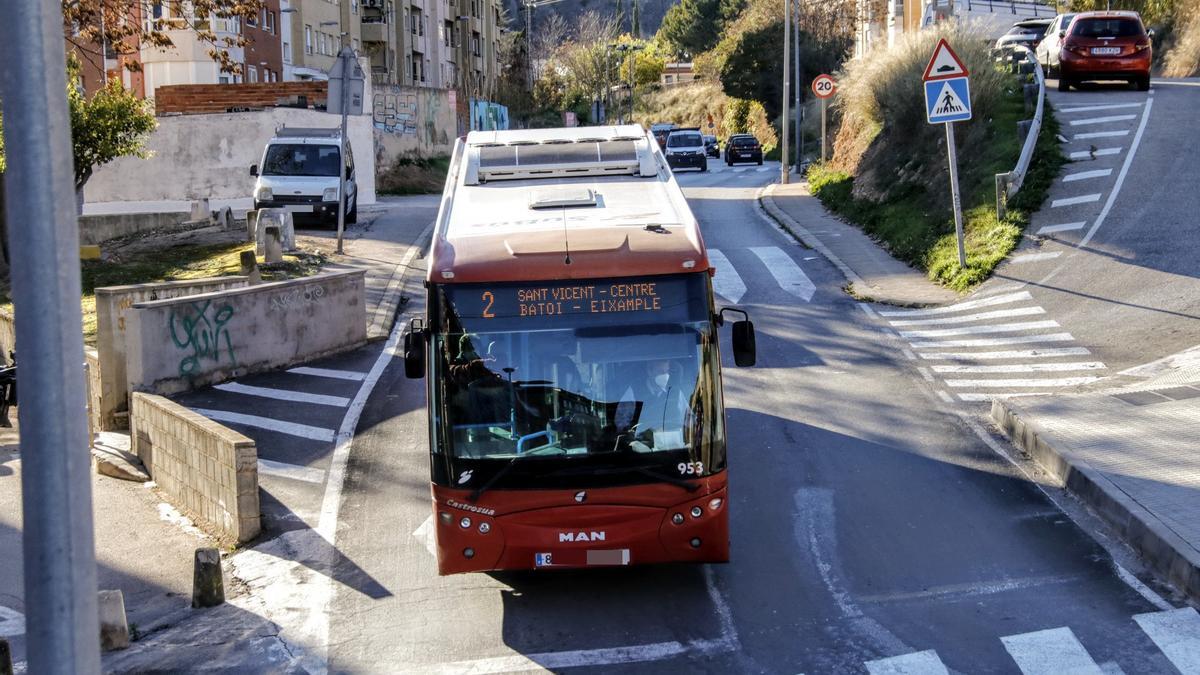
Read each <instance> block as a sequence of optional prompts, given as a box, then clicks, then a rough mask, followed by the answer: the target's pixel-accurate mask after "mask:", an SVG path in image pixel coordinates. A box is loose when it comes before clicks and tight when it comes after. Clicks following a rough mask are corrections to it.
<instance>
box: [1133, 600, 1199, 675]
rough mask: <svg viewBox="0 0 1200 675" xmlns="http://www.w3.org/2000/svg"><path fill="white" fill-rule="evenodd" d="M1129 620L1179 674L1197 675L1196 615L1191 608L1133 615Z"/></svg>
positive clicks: (1197, 621)
mask: <svg viewBox="0 0 1200 675" xmlns="http://www.w3.org/2000/svg"><path fill="white" fill-rule="evenodd" d="M1133 620H1134V621H1136V622H1137V624H1138V625H1139V626H1141V627H1142V631H1143V632H1145V633H1146V635H1148V636H1149V637H1150V639H1151V640H1153V641H1154V644H1156V645H1158V648H1159V649H1161V650H1162V653H1163V654H1164V655H1166V657H1167V660H1169V661H1170V662H1171V665H1173V666H1175V667H1176V668H1178V669H1179V672H1181V673H1184V674H1185V675H1196V674H1197V673H1200V613H1197V612H1196V610H1195V609H1192V608H1191V607H1184V608H1183V609H1175V610H1171V611H1169V612H1151V613H1148V614H1137V615H1135V616H1134V617H1133Z"/></svg>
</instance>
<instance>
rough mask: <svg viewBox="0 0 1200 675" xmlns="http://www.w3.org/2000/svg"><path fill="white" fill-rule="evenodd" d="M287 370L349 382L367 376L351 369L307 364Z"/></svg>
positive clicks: (359, 380) (360, 380)
mask: <svg viewBox="0 0 1200 675" xmlns="http://www.w3.org/2000/svg"><path fill="white" fill-rule="evenodd" d="M288 372H289V373H292V374H293V375H310V376H312V377H328V378H330V379H333V380H349V381H351V382H362V381H363V379H365V378H366V377H367V374H366V373H358V372H355V371H353V370H330V369H328V368H309V367H307V366H303V367H300V368H292V369H291V370H289V371H288Z"/></svg>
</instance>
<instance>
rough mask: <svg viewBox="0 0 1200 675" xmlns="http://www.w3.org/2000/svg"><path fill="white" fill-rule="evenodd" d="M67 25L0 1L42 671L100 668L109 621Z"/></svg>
mask: <svg viewBox="0 0 1200 675" xmlns="http://www.w3.org/2000/svg"><path fill="white" fill-rule="evenodd" d="M62 30H63V16H62V9H61V4H60V3H59V2H56V1H54V0H41V1H36V0H27V1H26V2H0V59H2V60H3V61H2V62H3V63H4V68H3V69H0V99H3V104H4V134H5V138H6V140H7V142H6V143H5V147H6V148H7V160H8V170H7V172H6V173H5V176H4V178H5V181H6V183H5V188H6V190H5V194H6V203H5V206H6V208H7V216H8V223H9V228H8V236H9V246H10V251H11V252H12V254H11V256H10V257H11V260H12V289H13V306H14V310H15V312H16V332H17V346H18V348H19V349H20V350H21V369H20V371H19V375H18V385H19V386H20V389H21V461H22V463H23V467H22V472H21V473H22V477H21V490H22V500H21V502H22V513H23V519H24V528H25V534H24V537H23V544H22V548H23V551H24V569H25V598H24V605H25V612H26V616H25V627H26V632H25V648H26V654H27V663H28V670H29V672H31V673H39V674H40V673H50V674H51V675H58V674H59V673H62V674H64V675H65V674H67V673H81V674H84V675H91V674H92V673H99V672H100V622H99V618H98V616H97V615H98V609H97V601H96V544H95V539H94V535H93V531H92V522H93V520H92V476H91V455H90V453H89V452H88V446H89V445H91V443H90V439H89V438H88V428H87V417H86V412H85V411H86V410H87V400H86V396H85V395H84V390H85V385H84V376H83V359H84V356H83V326H82V321H81V319H80V316H79V297H80V294H81V291H80V280H79V277H80V275H79V228H78V224H77V221H76V214H75V208H76V206H75V199H74V195H75V176H74V170H73V165H74V162H73V159H72V152H71V126H70V121H69V119H68V115H67V81H66V52H65V50H64V49H63V33H62Z"/></svg>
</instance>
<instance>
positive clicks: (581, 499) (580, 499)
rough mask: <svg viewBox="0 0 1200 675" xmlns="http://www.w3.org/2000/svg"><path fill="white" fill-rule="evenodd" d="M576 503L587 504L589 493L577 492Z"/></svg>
mask: <svg viewBox="0 0 1200 675" xmlns="http://www.w3.org/2000/svg"><path fill="white" fill-rule="evenodd" d="M575 501H577V502H579V503H580V504H582V503H584V502H586V501H587V493H586V492H584V491H583V490H580V491H579V492H576V493H575Z"/></svg>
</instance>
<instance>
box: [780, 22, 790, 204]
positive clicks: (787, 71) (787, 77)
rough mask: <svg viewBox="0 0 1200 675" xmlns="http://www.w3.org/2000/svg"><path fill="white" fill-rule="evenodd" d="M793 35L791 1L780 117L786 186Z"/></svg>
mask: <svg viewBox="0 0 1200 675" xmlns="http://www.w3.org/2000/svg"><path fill="white" fill-rule="evenodd" d="M791 33H792V6H791V2H790V0H783V105H782V106H781V108H782V114H781V115H780V118H782V127H783V128H782V131H783V133H782V134H781V136H782V137H783V138H782V139H780V140H781V142H782V144H783V145H782V150H783V152H782V153H781V154H780V156H779V158H780V159H781V160H782V161H781V162H780V163H779V182H780V183H783V184H784V185H786V184H787V183H788V181H789V179H790V171H789V170H790V169H791V162H790V161H789V156H788V109H787V108H788V99H789V98H790V94H791V91H790V90H791V84H792V71H791V68H788V62H789V61H790V60H791V58H790V53H789V52H790V50H791V44H792V40H791V37H792V35H791Z"/></svg>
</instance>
